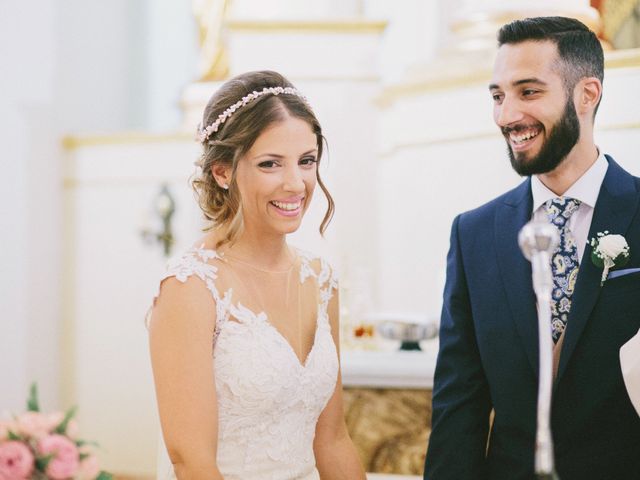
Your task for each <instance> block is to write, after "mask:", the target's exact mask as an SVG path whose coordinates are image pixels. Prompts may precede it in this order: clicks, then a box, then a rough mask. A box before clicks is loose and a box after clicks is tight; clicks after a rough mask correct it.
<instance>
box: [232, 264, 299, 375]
mask: <svg viewBox="0 0 640 480" xmlns="http://www.w3.org/2000/svg"><path fill="white" fill-rule="evenodd" d="M292 255H293V259H292V261H291V265H290V266H289V267H288V268H287V269H285V270H267V269H264V268H261V267H257V266H255V265H253V264H252V263H250V262H247V261H245V260H242V259H240V258H237V257H235V256H233V255H229V254H228V253H225V254H223V255H222V259H223V260H225V261H226V263H227V264H228V265H229V270H230V272H231V274H232V276H233V277H234V278H236V279H237V280H238V281H239V282H240V283H241V284H242V285H243V286H244V288H245V290H246V291H247V293H250V289H249V288H248V285H247V283H246V282H245V281H244V279H243V278H242V276H241V275H240V274H238V273H237V272H235V269H234V268H233V265H232V264H231V263H232V262H237V263H239V264H242V265H245V266H247V267H249V268H251V269H253V270H255V271H258V272H261V273H263V274H275V275H281V274H285V273H286V274H287V278H286V288H285V297H284V299H285V302H284V305H285V310H287V311H288V310H289V307H290V305H291V301H290V300H291V299H290V293H291V292H290V290H291V288H290V287H291V275H292V272H293V271H294V267H295V265H296V263H297V261H298V256H297V255H296V254H293V253H292ZM229 260H231V262H230V261H229ZM248 281H249V283H250V284H251V287H252V289H253V291H254V292H255V296H256V299H257V301H258V304H259V307H260V309H261V311H262V312H264V313H265V315H267V321H269V319H270V318H271V316H270V315H269V314H268V313H267V309H266V308H265V303H264V302H263V299H262V295H261V293H260V289H259V288H257V287H256V284H255V282H254V275H249V276H248ZM295 283H296V287H297V288H296V303H297V312H296V313H297V315H296V324H297V330H298V335H297V336H298V338H297V340H298V342H297V348H294V346H293V345H291V348H292V350H293V351H294V353H295V354H296V357H297V358H298V360H299V361H300V363H303V362H304V361H305V359H302V360H300V359H301V358H302V324H301V323H302V301H301V295H300V288H301V287H300V284H301V282H300V280H299V279H296V282H295ZM269 324H270V325H271V327H272V328H274V329H275V330H276V331H277V332H278V334H279V335H280V336H281V337H282V338H283V340H284V341H285V342H287V343H289V342H288V340H287V337H285V336H284V335H283V334H282V333H280V331H279V330H278V329H277V327H276V326H275V324H274V323H273V322H271V321H269Z"/></svg>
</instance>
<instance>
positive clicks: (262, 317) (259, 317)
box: [231, 302, 320, 370]
mask: <svg viewBox="0 0 640 480" xmlns="http://www.w3.org/2000/svg"><path fill="white" fill-rule="evenodd" d="M233 307H234V309H236V310H238V311H240V312H246V313H249V314H250V315H251V317H252V318H253V319H254V320H255V321H257V322H260V323H261V324H263V325H265V326H266V327H267V328H268V329H269V330H271V331H273V332H274V334H275V336H276V338H278V339H279V340H280V342H281V343H284V344H285V345H286V348H287V350H288V351H289V353H290V354H291V355H292V356H293V358H294V359H295V361H296V364H297V365H298V367H299V368H301V369H303V370H306V368H307V366H308V365H309V359H310V358H311V355H312V353H313V352H314V351H315V349H316V345H317V344H318V333H319V331H320V315H319V311H318V310H319V308H318V307H319V306H317V307H316V326H315V328H314V334H313V344H312V345H311V348H310V349H309V351H308V352H307V354H306V356H305V358H304V361H302V360H300V357H298V355H297V354H296V352H295V350H294V349H293V347H292V346H291V343H290V342H289V340H287V338H286V337H285V336H284V335H283V334H282V333H281V332H280V330H278V328H277V327H276V326H275V325H274V324H272V323H271V322H270V321H269V315H267V313H266V312H265V311H261V312H259V313H255V312H254V311H253V310H251V309H250V308H248V307H245V306H244V305H242V303H241V302H237V303H236V305H233ZM232 316H233V317H236V315H233V314H232ZM237 320H238V321H237V323H239V324H241V325H242V324H243V323H244V322H242V321H241V319H237ZM231 321H235V320H231Z"/></svg>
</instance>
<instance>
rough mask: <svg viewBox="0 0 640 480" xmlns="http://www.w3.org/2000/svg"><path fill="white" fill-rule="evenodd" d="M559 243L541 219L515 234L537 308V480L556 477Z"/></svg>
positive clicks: (555, 235)
mask: <svg viewBox="0 0 640 480" xmlns="http://www.w3.org/2000/svg"><path fill="white" fill-rule="evenodd" d="M559 243H560V235H559V232H558V229H557V228H556V227H555V226H554V225H552V224H551V223H548V222H544V221H534V220H532V221H530V222H529V223H527V224H526V225H525V226H524V227H522V229H521V230H520V233H519V234H518V245H520V250H522V253H523V254H524V256H525V257H526V258H527V260H529V261H530V262H531V274H532V281H533V290H534V292H535V294H536V298H537V300H538V302H537V308H538V341H539V349H538V350H539V368H538V370H539V374H538V411H537V429H536V451H535V471H536V475H537V477H538V479H545V480H546V479H549V480H551V479H557V478H558V477H557V474H556V473H555V468H554V459H553V438H552V436H551V392H552V387H553V345H552V339H551V292H552V291H553V274H552V271H551V256H552V255H553V252H554V251H555V249H556V247H557V246H558V244H559Z"/></svg>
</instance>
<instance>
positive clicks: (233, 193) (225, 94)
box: [191, 71, 335, 248]
mask: <svg viewBox="0 0 640 480" xmlns="http://www.w3.org/2000/svg"><path fill="white" fill-rule="evenodd" d="M274 87H282V88H293V85H292V84H291V82H289V81H288V80H287V79H286V78H285V77H283V76H282V75H280V74H279V73H277V72H272V71H258V72H248V73H244V74H242V75H238V76H237V77H234V78H232V79H231V80H229V81H227V82H226V83H224V84H223V85H222V86H221V87H220V88H219V89H218V90H217V91H216V92H215V93H214V94H213V96H212V97H211V99H210V100H209V102H208V103H207V106H206V107H205V110H204V115H203V119H202V128H203V130H201V132H202V133H201V142H202V147H203V152H202V156H201V157H200V158H199V160H198V161H197V162H196V165H197V166H198V167H199V171H198V172H197V173H196V174H195V175H194V176H193V178H192V180H191V184H192V186H193V189H194V191H195V193H196V198H197V200H198V204H199V205H200V208H201V209H202V211H203V213H204V216H205V217H206V218H207V220H210V221H211V225H209V226H208V227H207V229H206V230H210V229H212V228H216V227H220V228H222V229H224V230H223V235H222V238H221V239H220V240H219V241H218V244H217V245H216V248H217V247H219V246H220V245H223V244H225V243H233V242H234V241H235V240H236V239H237V238H238V236H239V235H240V233H241V232H242V228H243V225H244V224H243V219H242V209H241V201H240V194H239V192H238V189H237V188H234V187H236V184H235V182H236V170H237V167H238V162H239V160H240V159H241V158H242V157H243V155H244V154H246V153H247V152H248V151H249V149H250V148H251V146H252V145H253V143H254V142H255V141H256V139H257V138H258V137H259V136H260V134H261V133H262V132H263V131H264V130H265V129H267V128H268V127H269V126H270V125H271V124H273V123H275V122H279V121H282V120H284V119H285V118H286V116H287V114H288V115H290V116H292V117H295V118H299V119H300V120H304V121H305V122H307V123H308V124H309V126H310V127H311V129H312V131H313V133H314V134H315V136H316V139H317V147H318V160H320V158H321V157H322V151H323V144H324V143H325V138H324V137H323V135H322V128H321V127H320V123H319V122H318V119H317V118H316V116H315V114H314V113H313V111H312V110H311V108H310V107H309V105H308V104H307V102H306V101H305V99H304V98H303V97H302V96H300V95H298V94H295V95H292V94H279V95H274V94H264V95H260V96H256V98H254V99H252V100H251V101H247V102H245V103H243V104H242V106H239V107H238V108H237V109H233V113H232V114H229V115H224V114H225V112H228V111H229V107H231V106H232V105H234V104H236V103H238V101H239V100H241V99H243V98H244V97H247V96H248V95H250V94H251V93H252V92H261V91H262V90H263V89H265V88H266V89H273V88H274ZM221 115H222V116H224V117H225V118H224V122H223V123H220V122H216V120H218V119H219V118H220V117H221ZM214 124H216V130H215V131H209V132H206V131H204V129H206V127H207V126H211V125H214ZM216 165H223V166H226V167H230V168H231V182H230V185H229V189H224V188H222V187H221V186H220V185H218V183H217V182H216V180H215V178H214V177H213V173H212V167H214V166H216ZM316 178H317V181H318V185H319V186H320V188H321V189H322V192H323V193H324V195H325V197H326V199H327V211H326V213H325V216H324V218H323V220H322V222H321V224H320V233H321V234H323V233H324V232H325V230H326V229H327V225H328V224H329V222H330V221H331V217H333V213H334V210H335V204H334V201H333V198H332V197H331V194H330V193H329V191H328V190H327V187H326V186H325V185H324V183H323V182H322V179H321V178H320V170H319V169H316Z"/></svg>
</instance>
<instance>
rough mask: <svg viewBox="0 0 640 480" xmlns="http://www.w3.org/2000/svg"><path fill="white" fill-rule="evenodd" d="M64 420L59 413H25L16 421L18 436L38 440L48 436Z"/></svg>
mask: <svg viewBox="0 0 640 480" xmlns="http://www.w3.org/2000/svg"><path fill="white" fill-rule="evenodd" d="M63 419H64V415H63V414H62V413H60V412H56V413H50V414H44V413H40V412H26V413H23V414H22V415H20V416H19V417H18V419H17V420H16V427H17V430H18V432H17V433H18V434H19V435H23V436H25V437H29V438H35V439H40V438H42V437H45V436H47V435H49V434H50V433H51V432H52V431H53V430H54V429H55V428H56V427H57V426H58V425H59V424H60V422H62V420H63Z"/></svg>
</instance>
